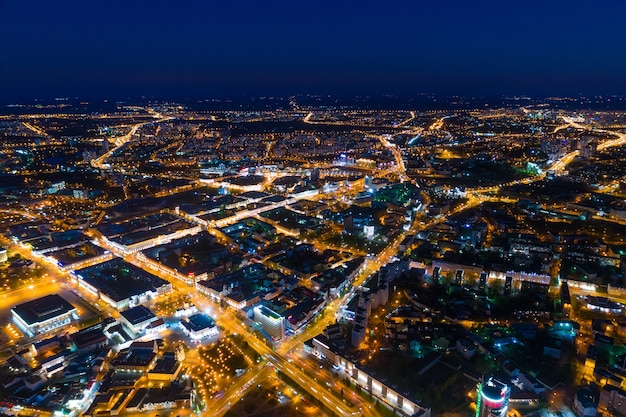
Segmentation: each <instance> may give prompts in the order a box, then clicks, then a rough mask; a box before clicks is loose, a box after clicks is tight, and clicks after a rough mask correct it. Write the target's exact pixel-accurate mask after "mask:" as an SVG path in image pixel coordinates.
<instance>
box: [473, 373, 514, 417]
mask: <svg viewBox="0 0 626 417" xmlns="http://www.w3.org/2000/svg"><path fill="white" fill-rule="evenodd" d="M510 396H511V388H510V387H509V386H508V385H506V384H504V383H502V382H500V381H498V380H497V379H495V378H493V377H491V378H489V379H488V380H487V381H485V382H481V383H479V384H478V397H477V400H476V417H505V416H506V413H507V410H508V407H509V397H510Z"/></svg>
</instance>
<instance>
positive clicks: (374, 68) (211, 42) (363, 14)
mask: <svg viewBox="0 0 626 417" xmlns="http://www.w3.org/2000/svg"><path fill="white" fill-rule="evenodd" d="M594 3H596V4H597V3H600V5H599V6H596V5H594ZM625 17H626V2H624V1H610V0H607V1H603V2H591V1H584V2H583V1H577V0H570V1H560V0H543V1H513V0H506V1H505V0H501V1H480V0H474V1H471V0H465V1H451V0H449V1H445V0H443V1H434V0H433V1H422V0H407V1H376V2H374V1H341V0H335V1H312V0H311V1H303V0H302V1H301V0H291V1H270V0H265V1H263V0H257V1H237V0H231V1H225V2H217V1H209V0H193V1H192V0H178V1H171V2H170V1H158V0H153V1H142V0H125V1H117V0H107V1H98V0H88V1H78V0H76V1H67V0H56V1H34V0H0V36H1V39H2V41H1V42H0V94H2V95H3V96H5V97H19V96H24V97H33V96H53V95H62V96H65V95H81V96H88V95H91V96H93V95H149V96H155V95H156V96H167V95H170V96H173V97H177V96H189V95H192V96H198V97H209V96H221V95H232V94H242V93H243V94H292V93H309V92H314V93H317V92H320V93H334V94H387V93H390V94H403V95H413V94H417V93H430V92H435V93H442V94H455V93H458V94H539V95H551V94H575V93H578V92H582V93H586V94H596V93H597V94H624V93H626V24H625V23H624V22H625V20H624V19H625Z"/></svg>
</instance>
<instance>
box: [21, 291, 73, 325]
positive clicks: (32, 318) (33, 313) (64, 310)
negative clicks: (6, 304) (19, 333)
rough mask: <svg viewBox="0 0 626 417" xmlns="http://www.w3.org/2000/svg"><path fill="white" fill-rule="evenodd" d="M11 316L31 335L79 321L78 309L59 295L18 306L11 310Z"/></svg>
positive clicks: (48, 296)
mask: <svg viewBox="0 0 626 417" xmlns="http://www.w3.org/2000/svg"><path fill="white" fill-rule="evenodd" d="M11 315H12V316H13V321H14V322H15V324H17V325H18V326H19V327H20V328H21V329H22V330H24V331H25V332H26V333H28V334H29V335H35V334H40V333H46V332H49V331H51V330H54V329H57V328H59V327H62V326H65V325H67V324H69V323H71V322H72V321H73V320H77V319H78V314H77V312H76V308H75V307H74V306H73V305H71V304H70V303H68V302H67V301H66V300H65V299H64V298H62V297H61V296H60V295H57V294H51V295H46V296H45V297H41V298H38V299H36V300H33V301H29V302H26V303H22V304H20V305H17V306H15V307H13V308H12V309H11Z"/></svg>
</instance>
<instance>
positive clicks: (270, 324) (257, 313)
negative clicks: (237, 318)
mask: <svg viewBox="0 0 626 417" xmlns="http://www.w3.org/2000/svg"><path fill="white" fill-rule="evenodd" d="M254 321H256V322H257V323H259V324H260V325H261V327H262V328H263V330H265V332H266V333H267V334H268V335H270V337H271V338H272V339H274V340H281V339H283V338H284V337H285V318H284V317H282V316H281V315H280V314H278V313H276V312H274V311H273V310H270V309H269V308H268V307H266V306H257V307H255V308H254Z"/></svg>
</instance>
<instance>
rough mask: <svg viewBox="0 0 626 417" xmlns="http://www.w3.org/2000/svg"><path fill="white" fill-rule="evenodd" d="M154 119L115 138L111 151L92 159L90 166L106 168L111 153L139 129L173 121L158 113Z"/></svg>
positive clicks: (139, 124)
mask: <svg viewBox="0 0 626 417" xmlns="http://www.w3.org/2000/svg"><path fill="white" fill-rule="evenodd" d="M154 117H155V118H156V120H151V121H149V122H142V123H137V124H135V125H133V127H132V128H131V129H130V131H129V132H128V133H127V134H125V135H123V136H118V137H117V138H115V147H114V148H113V149H111V150H109V151H108V152H106V153H104V154H103V155H101V156H100V157H99V158H96V159H92V160H91V166H93V167H94V168H99V169H104V168H106V167H105V161H106V160H107V159H108V158H109V157H110V156H111V155H112V154H113V152H115V151H117V150H118V149H120V148H121V147H122V146H124V145H125V144H126V143H127V142H129V141H130V140H132V138H133V136H134V135H135V133H137V131H138V130H139V129H140V128H141V127H143V126H145V125H149V124H152V123H161V122H166V121H168V120H173V119H174V118H173V117H163V116H162V115H161V114H159V113H156V114H155V115H154Z"/></svg>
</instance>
